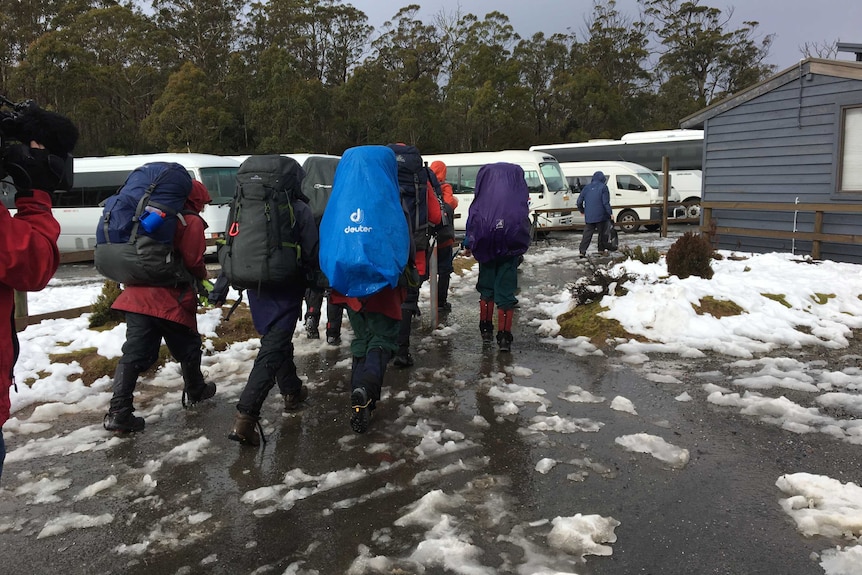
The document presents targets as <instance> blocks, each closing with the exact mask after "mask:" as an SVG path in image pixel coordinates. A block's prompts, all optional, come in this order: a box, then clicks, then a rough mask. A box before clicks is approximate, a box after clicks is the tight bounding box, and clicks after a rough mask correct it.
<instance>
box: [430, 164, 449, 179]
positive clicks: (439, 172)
mask: <svg viewBox="0 0 862 575" xmlns="http://www.w3.org/2000/svg"><path fill="white" fill-rule="evenodd" d="M428 167H429V168H431V171H432V172H434V175H435V176H437V181H438V182H445V181H446V164H444V163H443V162H441V161H440V160H434V161H433V162H431V165H430V166H428Z"/></svg>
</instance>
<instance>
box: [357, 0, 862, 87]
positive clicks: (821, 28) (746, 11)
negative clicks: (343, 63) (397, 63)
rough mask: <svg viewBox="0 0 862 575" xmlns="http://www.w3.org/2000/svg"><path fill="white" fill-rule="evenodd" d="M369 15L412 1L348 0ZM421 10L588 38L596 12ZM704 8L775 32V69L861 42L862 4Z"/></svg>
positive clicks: (624, 7) (487, 3) (554, 2)
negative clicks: (818, 50)
mask: <svg viewBox="0 0 862 575" xmlns="http://www.w3.org/2000/svg"><path fill="white" fill-rule="evenodd" d="M345 3H349V4H352V5H353V6H355V7H357V8H359V9H360V10H362V11H363V12H365V14H366V15H367V16H368V19H369V22H370V24H371V25H372V26H374V27H375V29H379V28H380V27H381V26H382V24H383V23H384V22H386V21H387V20H389V19H391V18H392V17H393V16H394V15H395V14H396V13H397V12H398V10H399V9H401V8H402V7H404V6H407V5H408V4H411V2H410V1H409V0H345ZM412 3H414V4H418V5H420V6H421V7H422V10H421V11H420V17H423V18H427V19H428V22H429V23H432V22H433V18H432V17H433V15H434V14H437V13H439V12H440V11H441V10H442V11H445V12H446V13H454V12H456V11H457V10H458V9H459V7H460V11H461V13H462V14H466V13H472V14H475V15H477V16H484V15H485V14H487V13H488V12H491V11H493V10H497V11H499V12H502V13H503V14H505V15H506V16H508V17H509V20H510V22H512V25H513V26H514V27H515V30H516V31H517V32H518V33H519V34H520V35H521V36H522V37H530V36H532V35H533V34H534V33H536V32H539V31H541V32H544V33H545V35H546V36H547V35H550V34H553V33H555V32H566V30H567V29H570V30H572V31H575V32H577V33H578V38H579V39H584V33H583V32H584V30H585V29H586V27H587V26H586V24H585V22H586V21H587V20H588V19H589V18H590V16H591V14H592V7H593V1H592V0H426V1H424V2H422V1H419V0H414V1H413V2H412ZM701 3H702V5H705V6H712V7H714V8H720V9H722V10H727V9H728V8H731V7H732V8H733V11H734V12H733V20H732V23H731V25H732V28H733V29H735V28H738V27H739V26H741V25H742V22H744V21H747V20H754V21H757V22H759V23H760V26H759V27H758V30H759V32H760V37H763V36H765V35H767V34H775V41H774V43H773V45H772V49H771V50H770V57H769V63H770V64H774V65H775V66H777V68H776V71H780V70H783V69H785V68H788V67H790V66H792V65H794V64H795V63H796V62H798V61H799V59H800V58H801V57H802V55H801V52H800V49H799V48H800V46H802V45H803V44H805V43H806V42H808V43H812V44H813V43H816V44H824V43H825V44H830V43H832V42H833V41H836V40H840V41H841V42H850V43H855V44H862V0H819V1H816V0H815V1H812V0H731V1H725V0H701ZM617 10H618V11H619V12H620V13H622V14H625V15H626V16H629V17H631V18H633V19H634V18H636V17H637V16H638V14H639V5H638V2H637V0H617ZM854 58H855V56H854V55H853V54H847V53H841V54H839V55H838V59H839V60H852V59H854Z"/></svg>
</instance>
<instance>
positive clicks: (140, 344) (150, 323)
mask: <svg viewBox="0 0 862 575" xmlns="http://www.w3.org/2000/svg"><path fill="white" fill-rule="evenodd" d="M125 315H126V341H125V343H123V357H121V358H120V362H119V364H118V365H117V372H116V374H115V375H114V396H113V397H112V398H111V411H112V412H116V411H123V410H127V411H131V410H132V394H133V393H134V391H135V385H136V384H137V381H138V375H140V373H141V372H143V371H146V370H147V369H149V368H150V367H151V366H152V365H153V364H154V363H156V360H158V359H159V347H161V344H162V339H164V340H165V345H167V346H168V350H169V351H170V352H171V355H172V356H174V359H176V360H177V361H178V362H180V366H181V368H182V372H183V381H185V385H186V387H187V388H188V387H189V386H195V387H196V386H199V385H201V384H202V383H203V375H202V374H201V357H202V356H203V350H202V349H201V336H200V334H199V333H198V332H197V331H195V330H193V329H191V328H189V327H187V326H185V325H183V324H181V323H177V322H175V321H170V320H167V319H162V318H159V317H153V316H151V315H146V314H141V313H134V312H126V314H125Z"/></svg>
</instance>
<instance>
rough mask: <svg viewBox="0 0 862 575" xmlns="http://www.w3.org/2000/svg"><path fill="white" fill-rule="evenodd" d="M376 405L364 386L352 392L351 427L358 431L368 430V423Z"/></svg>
mask: <svg viewBox="0 0 862 575" xmlns="http://www.w3.org/2000/svg"><path fill="white" fill-rule="evenodd" d="M373 408H374V407H373V406H372V404H371V399H369V397H368V392H367V391H365V388H364V387H357V388H356V389H354V390H353V393H351V394H350V429H352V430H353V431H355V432H356V433H365V432H366V431H368V423H369V422H370V421H371V410H372V409H373Z"/></svg>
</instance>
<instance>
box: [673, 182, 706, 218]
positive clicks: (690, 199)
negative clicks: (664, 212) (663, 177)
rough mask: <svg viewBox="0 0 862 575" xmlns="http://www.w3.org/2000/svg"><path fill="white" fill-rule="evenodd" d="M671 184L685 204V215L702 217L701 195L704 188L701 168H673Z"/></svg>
mask: <svg viewBox="0 0 862 575" xmlns="http://www.w3.org/2000/svg"><path fill="white" fill-rule="evenodd" d="M669 173H670V185H671V186H673V189H674V190H676V191H677V193H678V194H679V197H680V198H682V200H681V201H682V203H683V205H684V206H685V217H687V218H699V217H700V196H701V191H702V189H703V172H702V171H701V170H676V171H674V170H671V171H670V172H669Z"/></svg>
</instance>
